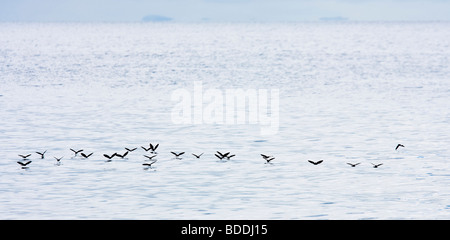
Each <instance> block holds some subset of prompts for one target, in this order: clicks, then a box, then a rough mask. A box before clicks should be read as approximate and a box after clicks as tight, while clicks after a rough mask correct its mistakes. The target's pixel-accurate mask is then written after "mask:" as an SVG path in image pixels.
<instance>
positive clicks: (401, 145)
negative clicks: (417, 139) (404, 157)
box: [395, 143, 405, 150]
mask: <svg viewBox="0 0 450 240" xmlns="http://www.w3.org/2000/svg"><path fill="white" fill-rule="evenodd" d="M399 147H405V146H403V144H400V143H399V144H397V147H395V150H397V149H398V148H399Z"/></svg>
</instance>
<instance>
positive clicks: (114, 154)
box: [103, 153, 117, 160]
mask: <svg viewBox="0 0 450 240" xmlns="http://www.w3.org/2000/svg"><path fill="white" fill-rule="evenodd" d="M116 155H117V153H113V154H112V155H111V156H109V155H108V154H103V156H104V157H105V158H107V159H109V160H111V158H113V157H115V156H116Z"/></svg>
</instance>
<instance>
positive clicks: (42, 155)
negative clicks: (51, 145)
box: [36, 150, 47, 159]
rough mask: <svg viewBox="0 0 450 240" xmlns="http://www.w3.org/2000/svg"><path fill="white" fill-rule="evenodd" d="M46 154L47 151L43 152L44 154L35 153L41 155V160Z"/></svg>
mask: <svg viewBox="0 0 450 240" xmlns="http://www.w3.org/2000/svg"><path fill="white" fill-rule="evenodd" d="M46 152H47V150H45V151H44V152H42V153H41V152H36V153H37V154H39V155H41V159H44V154H45V153H46Z"/></svg>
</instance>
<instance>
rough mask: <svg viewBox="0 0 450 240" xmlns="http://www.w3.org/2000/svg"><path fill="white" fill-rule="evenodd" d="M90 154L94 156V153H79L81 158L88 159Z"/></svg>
mask: <svg viewBox="0 0 450 240" xmlns="http://www.w3.org/2000/svg"><path fill="white" fill-rule="evenodd" d="M92 154H94V153H89V154H87V155H86V154H84V153H81V156H83V157H84V158H89V157H90V156H91V155H92Z"/></svg>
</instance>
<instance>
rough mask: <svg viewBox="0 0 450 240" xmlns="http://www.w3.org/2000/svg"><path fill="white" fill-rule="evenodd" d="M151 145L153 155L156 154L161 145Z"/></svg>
mask: <svg viewBox="0 0 450 240" xmlns="http://www.w3.org/2000/svg"><path fill="white" fill-rule="evenodd" d="M149 145H150V149H151V150H152V152H151V153H154V154H156V149H157V148H158V147H159V143H158V144H156V145H155V146H153V145H152V144H151V143H150V144H149Z"/></svg>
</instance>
